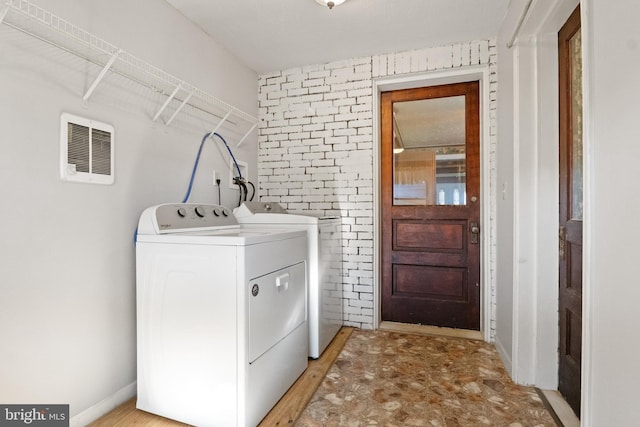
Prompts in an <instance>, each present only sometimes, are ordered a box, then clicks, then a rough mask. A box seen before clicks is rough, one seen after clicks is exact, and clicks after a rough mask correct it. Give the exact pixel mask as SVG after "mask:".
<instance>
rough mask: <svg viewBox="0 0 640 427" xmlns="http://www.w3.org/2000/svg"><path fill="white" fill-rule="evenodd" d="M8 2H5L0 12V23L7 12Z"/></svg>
mask: <svg viewBox="0 0 640 427" xmlns="http://www.w3.org/2000/svg"><path fill="white" fill-rule="evenodd" d="M9 7H10V6H9V4H7V5H6V6H5V8H4V10H3V11H2V12H0V24H2V21H4V17H5V16H7V13H8V12H9Z"/></svg>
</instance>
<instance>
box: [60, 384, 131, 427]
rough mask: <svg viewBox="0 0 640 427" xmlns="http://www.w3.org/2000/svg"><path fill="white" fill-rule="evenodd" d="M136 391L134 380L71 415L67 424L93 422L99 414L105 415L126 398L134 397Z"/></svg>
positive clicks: (81, 425) (81, 426) (76, 426)
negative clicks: (73, 415) (76, 413)
mask: <svg viewBox="0 0 640 427" xmlns="http://www.w3.org/2000/svg"><path fill="white" fill-rule="evenodd" d="M136 392H137V382H136V381H134V382H132V383H131V384H128V385H126V386H124V387H123V388H121V389H120V390H118V391H116V392H115V393H113V394H112V395H111V396H109V397H107V398H106V399H103V400H101V401H100V402H98V403H96V404H95V405H93V406H91V407H90V408H87V409H86V410H84V411H82V412H80V413H79V414H78V415H76V416H75V417H72V418H71V420H70V421H69V426H70V427H84V426H86V425H87V424H90V423H92V422H94V421H95V420H97V419H98V418H100V417H101V416H103V415H105V414H106V413H108V412H111V411H112V410H114V409H115V408H117V407H118V406H120V405H122V404H123V403H124V402H126V401H127V400H129V399H131V398H132V397H134V396H135V395H136Z"/></svg>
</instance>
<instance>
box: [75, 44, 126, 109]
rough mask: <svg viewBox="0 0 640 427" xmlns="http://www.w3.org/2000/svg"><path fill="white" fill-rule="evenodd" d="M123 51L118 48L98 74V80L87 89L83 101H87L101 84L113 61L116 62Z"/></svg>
mask: <svg viewBox="0 0 640 427" xmlns="http://www.w3.org/2000/svg"><path fill="white" fill-rule="evenodd" d="M121 53H122V49H118V50H117V52H116V53H114V54H113V56H112V57H111V58H110V59H109V61H108V62H107V63H106V64H105V66H104V68H103V69H102V71H100V74H98V77H96V80H95V81H94V82H93V84H92V85H91V87H90V88H89V90H87V93H85V94H84V96H83V97H82V100H83V101H86V100H88V99H89V97H90V96H91V94H92V93H93V91H94V90H96V87H98V84H100V82H101V81H102V79H103V78H104V76H105V74H107V71H109V68H111V66H112V65H113V63H114V62H116V59H118V56H120V54H121Z"/></svg>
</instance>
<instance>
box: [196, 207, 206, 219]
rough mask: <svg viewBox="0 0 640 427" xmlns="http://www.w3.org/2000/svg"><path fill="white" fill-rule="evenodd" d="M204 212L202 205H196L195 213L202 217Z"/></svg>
mask: <svg viewBox="0 0 640 427" xmlns="http://www.w3.org/2000/svg"><path fill="white" fill-rule="evenodd" d="M205 214H206V212H205V210H204V208H203V207H202V206H196V215H198V216H199V217H200V218H204V215H205Z"/></svg>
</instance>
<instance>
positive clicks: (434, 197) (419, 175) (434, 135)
mask: <svg viewBox="0 0 640 427" xmlns="http://www.w3.org/2000/svg"><path fill="white" fill-rule="evenodd" d="M465 144H466V135H465V97H464V95H462V96H452V97H447V98H433V99H422V100H417V101H405V102H395V103H394V104H393V204H394V205H396V206H397V205H465V204H466V202H467V201H466V156H465Z"/></svg>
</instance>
